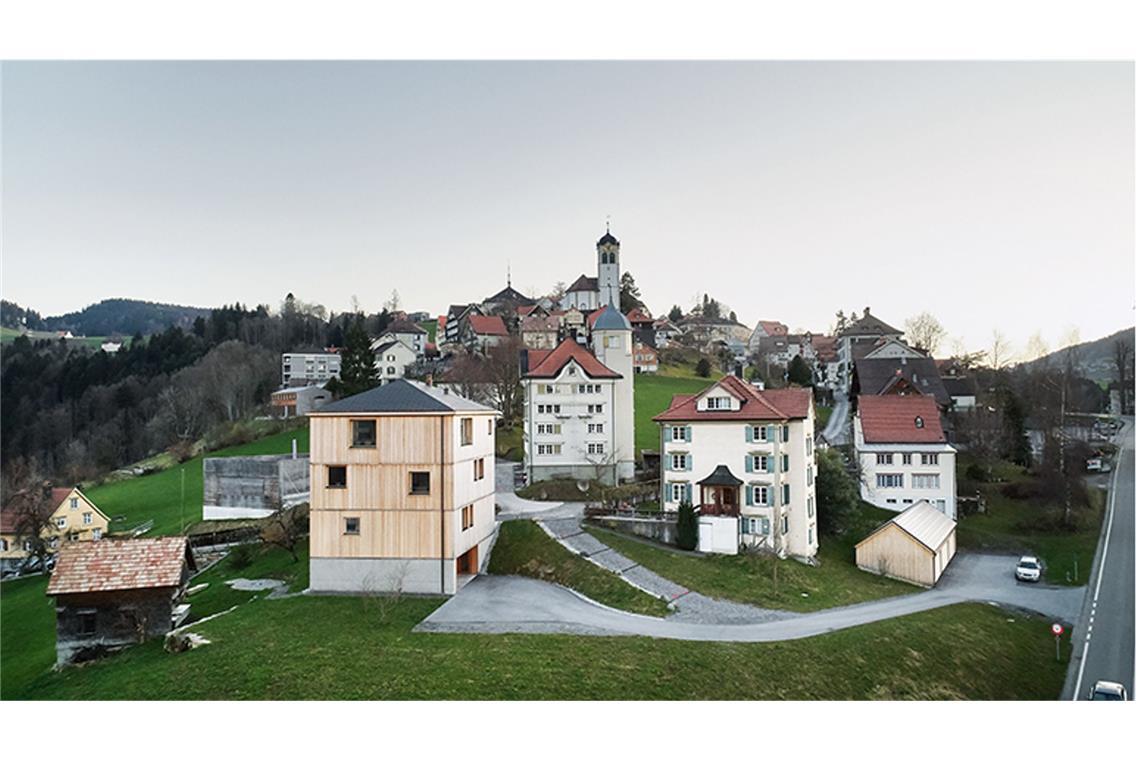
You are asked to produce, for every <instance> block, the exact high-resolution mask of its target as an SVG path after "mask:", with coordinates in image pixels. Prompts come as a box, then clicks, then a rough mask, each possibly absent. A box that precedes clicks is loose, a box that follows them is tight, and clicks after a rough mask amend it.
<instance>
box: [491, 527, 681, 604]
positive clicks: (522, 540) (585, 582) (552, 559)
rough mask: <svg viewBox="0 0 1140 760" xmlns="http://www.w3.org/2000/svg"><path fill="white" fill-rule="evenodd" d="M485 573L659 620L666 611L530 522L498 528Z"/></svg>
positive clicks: (648, 597) (653, 600) (655, 599)
mask: <svg viewBox="0 0 1140 760" xmlns="http://www.w3.org/2000/svg"><path fill="white" fill-rule="evenodd" d="M487 570H488V572H490V573H492V574H493V575H525V576H527V577H529V578H538V579H539V580H543V581H550V582H552V583H558V584H560V585H563V586H566V587H568V588H572V589H574V590H575V591H577V592H579V593H581V594H584V595H586V596H588V597H590V598H591V599H593V600H594V601H596V602H601V603H602V604H605V605H607V606H610V607H616V608H617V609H620V610H628V611H629V612H637V613H640V614H642V615H656V616H657V617H663V616H664V615H665V613H667V612H668V611H669V609H668V605H667V604H666V603H665V602H664V601H663V600H661V599H658V598H657V597H655V596H650V595H649V594H646V593H645V592H643V591H638V590H637V589H635V588H634V587H633V586H631V585H629V584H628V583H626V582H625V581H623V580H622V579H621V578H619V577H618V576H617V575H615V574H614V573H611V572H610V571H609V570H604V569H602V568H600V567H598V566H597V565H595V564H593V563H592V562H588V561H587V560H585V559H583V558H582V557H579V556H578V555H576V554H574V553H572V552H570V551H568V550H567V549H566V548H565V547H564V546H562V545H561V544H559V543H558V542H557V541H555V540H554V539H552V538H551V537H550V536H548V535H547V534H546V532H545V531H543V530H542V528H540V527H538V525H536V524H535V523H533V522H531V521H530V520H511V521H509V522H505V523H503V524H502V525H501V526H500V527H499V538H498V540H497V541H496V542H495V549H494V551H493V552H492V553H491V561H490V563H489V564H488V567H487Z"/></svg>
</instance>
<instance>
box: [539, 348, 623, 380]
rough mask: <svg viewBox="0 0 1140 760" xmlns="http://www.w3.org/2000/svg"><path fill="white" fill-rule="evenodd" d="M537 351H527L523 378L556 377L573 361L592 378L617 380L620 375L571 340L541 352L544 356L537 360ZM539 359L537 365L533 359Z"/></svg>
mask: <svg viewBox="0 0 1140 760" xmlns="http://www.w3.org/2000/svg"><path fill="white" fill-rule="evenodd" d="M538 353H540V352H537V351H528V352H527V359H528V366H529V367H530V371H529V372H527V373H526V375H525V377H557V376H558V374H559V373H560V372H561V371H562V368H563V367H565V366H566V364H567V362H569V361H570V360H571V359H573V360H574V361H575V362H577V363H578V366H579V367H581V368H582V371H583V372H585V373H586V374H587V375H589V376H590V377H593V378H606V377H613V378H618V377H621V375H620V374H619V373H617V372H614V371H613V370H612V369H610V368H609V367H607V366H606V365H604V364H602V363H601V362H600V361H598V358H597V357H596V356H594V355H593V354H592V353H590V350H589V349H588V348H586V347H585V346H583V345H581V344H580V343H578V342H577V341H575V340H574V339H573V338H566V339H565V340H563V341H562V342H561V343H559V344H558V346H557V347H556V348H555V349H554V350H553V351H544V352H541V353H543V354H545V356H542V357H541V358H539V357H538V356H537V354H538ZM535 358H539V361H538V362H537V363H534V361H533V359H535Z"/></svg>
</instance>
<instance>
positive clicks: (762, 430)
mask: <svg viewBox="0 0 1140 760" xmlns="http://www.w3.org/2000/svg"><path fill="white" fill-rule="evenodd" d="M752 440H753V441H760V442H761V443H763V442H764V441H767V440H768V426H767V425H753V426H752Z"/></svg>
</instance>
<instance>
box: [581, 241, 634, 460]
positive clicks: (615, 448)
mask: <svg viewBox="0 0 1140 760" xmlns="http://www.w3.org/2000/svg"><path fill="white" fill-rule="evenodd" d="M614 248H615V249H616V248H617V241H616V240H615V241H614ZM598 249H599V251H600V250H601V243H599V244H598ZM614 268H615V269H616V268H617V265H616V263H615V264H614ZM615 297H616V296H615ZM591 339H592V340H593V349H594V356H596V357H597V358H598V361H600V362H601V363H602V364H604V365H606V367H608V368H609V369H611V370H613V371H614V372H617V373H619V374H620V375H621V379H620V380H618V381H617V382H616V383H614V386H613V398H612V399H609V400H608V402H609V403H603V405H602V406H603V408H604V409H605V410H606V412H608V413H609V422H610V425H609V427H610V435H609V438H610V447H609V451H610V452H611V459H610V461H611V462H612V463H613V467H614V475H615V480H617V481H621V480H630V479H632V478H633V474H634V472H633V471H634V459H635V456H634V450H633V432H634V431H633V330H632V328H631V327H630V325H629V320H628V319H626V318H625V317H624V316H623V315H622V313H621V312H620V311H618V309H617V305H616V304H614V305H609V304H607V305H606V306H603V307H602V313H601V314H599V315H598V318H597V320H596V321H595V322H594V328H593V330H592V331H591Z"/></svg>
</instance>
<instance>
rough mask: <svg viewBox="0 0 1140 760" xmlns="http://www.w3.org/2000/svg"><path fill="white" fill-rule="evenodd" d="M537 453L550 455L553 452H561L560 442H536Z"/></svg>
mask: <svg viewBox="0 0 1140 760" xmlns="http://www.w3.org/2000/svg"><path fill="white" fill-rule="evenodd" d="M538 453H539V455H540V456H551V455H554V454H561V453H562V444H561V443H540V444H538Z"/></svg>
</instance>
